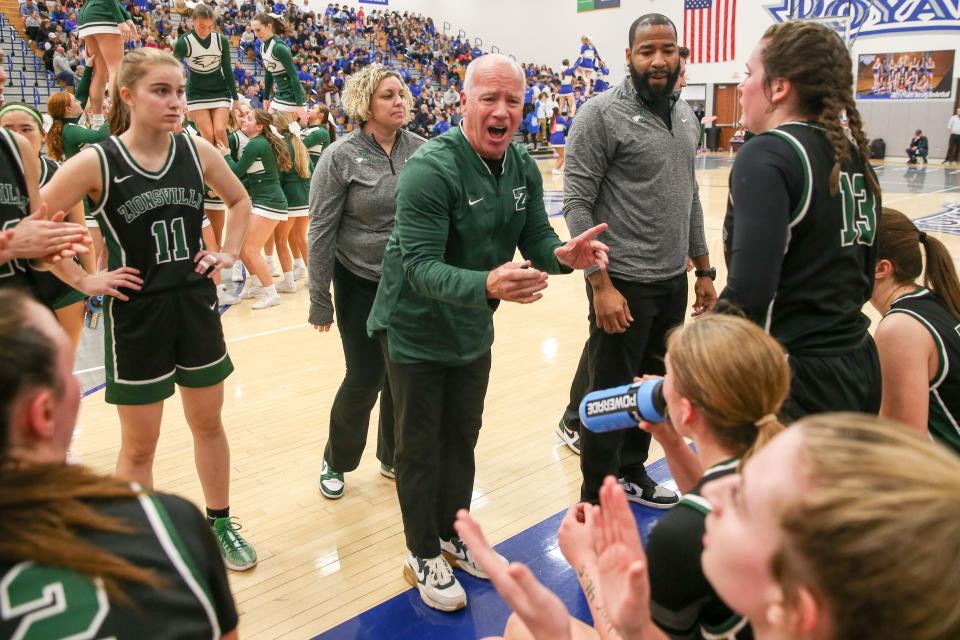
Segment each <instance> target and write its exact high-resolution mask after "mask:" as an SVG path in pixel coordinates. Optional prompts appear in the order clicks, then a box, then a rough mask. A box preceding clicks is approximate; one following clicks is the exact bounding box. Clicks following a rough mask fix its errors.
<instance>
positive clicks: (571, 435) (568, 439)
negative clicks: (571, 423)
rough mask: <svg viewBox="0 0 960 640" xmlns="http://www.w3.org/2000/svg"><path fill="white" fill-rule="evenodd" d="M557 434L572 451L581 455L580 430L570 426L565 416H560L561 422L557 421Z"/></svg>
mask: <svg viewBox="0 0 960 640" xmlns="http://www.w3.org/2000/svg"><path fill="white" fill-rule="evenodd" d="M557 435H558V436H559V437H560V439H561V440H563V443H564V444H565V445H567V447H569V448H570V451H573V452H574V453H575V454H577V455H580V432H579V431H574V430H573V429H570V428H568V427H567V423H566V422H564V421H563V418H560V422H559V423H557Z"/></svg>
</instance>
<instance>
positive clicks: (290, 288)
mask: <svg viewBox="0 0 960 640" xmlns="http://www.w3.org/2000/svg"><path fill="white" fill-rule="evenodd" d="M296 292H297V285H295V284H293V283H292V282H278V283H277V293H296Z"/></svg>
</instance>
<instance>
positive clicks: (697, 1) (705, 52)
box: [683, 0, 737, 63]
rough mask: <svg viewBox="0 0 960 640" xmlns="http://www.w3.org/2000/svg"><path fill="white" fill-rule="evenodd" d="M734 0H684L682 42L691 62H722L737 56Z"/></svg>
mask: <svg viewBox="0 0 960 640" xmlns="http://www.w3.org/2000/svg"><path fill="white" fill-rule="evenodd" d="M736 35H737V0H684V1H683V43H684V44H685V45H687V46H688V47H689V48H690V62H691V63H698V62H725V61H727V60H733V59H734V57H735V56H736V43H737V38H736Z"/></svg>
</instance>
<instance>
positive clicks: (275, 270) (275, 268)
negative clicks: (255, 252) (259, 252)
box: [264, 257, 283, 278]
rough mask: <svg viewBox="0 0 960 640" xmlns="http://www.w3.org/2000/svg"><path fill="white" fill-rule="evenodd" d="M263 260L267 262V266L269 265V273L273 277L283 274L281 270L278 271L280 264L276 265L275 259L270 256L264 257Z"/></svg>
mask: <svg viewBox="0 0 960 640" xmlns="http://www.w3.org/2000/svg"><path fill="white" fill-rule="evenodd" d="M264 261H265V262H266V263H267V266H268V267H270V275H272V276H273V277H274V278H279V277H280V276H282V275H283V272H282V271H280V265H278V264H277V261H276V260H274V259H273V258H272V257H268V258H265V259H264Z"/></svg>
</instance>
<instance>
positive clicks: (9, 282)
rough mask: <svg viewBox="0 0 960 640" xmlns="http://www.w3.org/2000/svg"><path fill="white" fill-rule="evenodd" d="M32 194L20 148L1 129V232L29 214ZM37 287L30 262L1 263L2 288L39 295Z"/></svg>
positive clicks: (0, 284)
mask: <svg viewBox="0 0 960 640" xmlns="http://www.w3.org/2000/svg"><path fill="white" fill-rule="evenodd" d="M29 194H30V192H29V191H27V182H26V179H25V178H24V176H23V158H21V157H20V147H18V146H17V142H16V140H14V139H13V136H12V135H10V132H9V131H7V130H6V129H3V128H0V229H2V230H4V231H6V230H7V229H11V228H13V227H15V226H16V225H17V223H18V222H20V220H22V219H23V218H24V217H25V216H26V215H27V214H28V213H29V211H28V208H29V205H30V195H29ZM34 284H35V280H34V272H33V269H31V268H30V266H29V265H28V264H27V261H26V260H9V261H8V262H4V263H2V264H0V287H22V288H24V289H29V290H31V291H32V292H33V293H36V292H35V291H34Z"/></svg>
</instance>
